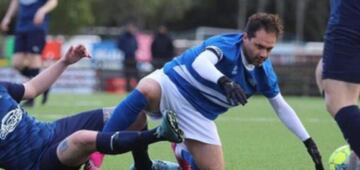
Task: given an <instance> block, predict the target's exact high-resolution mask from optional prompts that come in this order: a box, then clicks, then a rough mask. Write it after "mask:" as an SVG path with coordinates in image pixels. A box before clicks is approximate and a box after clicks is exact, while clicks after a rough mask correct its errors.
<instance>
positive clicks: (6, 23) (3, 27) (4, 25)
mask: <svg viewBox="0 0 360 170" xmlns="http://www.w3.org/2000/svg"><path fill="white" fill-rule="evenodd" d="M9 24H10V19H9V18H6V17H5V18H4V19H3V20H2V21H1V30H2V31H4V32H6V31H9Z"/></svg>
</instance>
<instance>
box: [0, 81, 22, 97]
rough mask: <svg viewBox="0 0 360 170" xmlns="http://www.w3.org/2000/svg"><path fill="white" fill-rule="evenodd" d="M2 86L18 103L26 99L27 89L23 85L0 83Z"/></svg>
mask: <svg viewBox="0 0 360 170" xmlns="http://www.w3.org/2000/svg"><path fill="white" fill-rule="evenodd" d="M0 86H3V87H5V89H7V91H8V93H9V95H10V96H11V97H12V98H13V99H14V100H16V101H17V102H20V101H21V100H22V98H23V97H24V93H25V87H24V85H22V84H16V83H10V82H5V81H0Z"/></svg>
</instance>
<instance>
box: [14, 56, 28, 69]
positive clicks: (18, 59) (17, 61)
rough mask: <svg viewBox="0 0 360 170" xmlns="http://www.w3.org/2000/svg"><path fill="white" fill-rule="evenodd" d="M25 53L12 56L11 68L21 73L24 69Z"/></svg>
mask: <svg viewBox="0 0 360 170" xmlns="http://www.w3.org/2000/svg"><path fill="white" fill-rule="evenodd" d="M24 58H25V53H19V52H17V53H15V54H14V55H13V59H12V66H13V67H14V68H15V69H16V70H18V71H19V72H21V71H22V70H23V69H25V63H26V61H25V59H24Z"/></svg>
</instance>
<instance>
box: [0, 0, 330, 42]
mask: <svg viewBox="0 0 360 170" xmlns="http://www.w3.org/2000/svg"><path fill="white" fill-rule="evenodd" d="M9 2H10V0H0V15H1V17H3V16H4V14H5V12H6V10H7V7H8V4H9ZM255 12H270V13H277V14H279V15H280V16H281V18H282V19H283V21H284V25H285V33H286V34H285V37H284V38H285V39H288V40H299V41H322V39H323V33H324V31H325V28H326V23H327V19H328V16H329V0H316V1H311V0H76V1H74V0H59V5H58V7H57V8H56V9H55V10H54V11H53V12H52V13H51V23H50V24H51V28H50V33H51V34H76V33H79V30H80V29H81V28H84V27H92V26H105V27H120V26H122V25H124V23H125V22H127V21H129V20H134V21H136V22H137V24H138V25H139V26H140V28H142V29H145V30H152V29H154V28H156V27H157V26H158V25H159V24H167V25H168V26H169V28H170V29H171V30H173V31H183V30H190V29H194V28H196V27H198V26H212V27H224V28H238V29H242V28H243V26H244V23H245V22H246V18H247V17H248V16H250V15H251V14H253V13H255Z"/></svg>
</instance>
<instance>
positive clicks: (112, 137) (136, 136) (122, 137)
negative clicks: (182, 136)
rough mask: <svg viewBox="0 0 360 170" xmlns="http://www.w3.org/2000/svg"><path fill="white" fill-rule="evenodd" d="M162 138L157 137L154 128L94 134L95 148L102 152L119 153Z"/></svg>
mask: <svg viewBox="0 0 360 170" xmlns="http://www.w3.org/2000/svg"><path fill="white" fill-rule="evenodd" d="M163 140H164V139H163V138H158V136H157V133H156V128H155V129H152V130H149V131H143V132H138V131H121V132H99V133H98V134H97V136H96V150H97V151H99V152H101V153H104V154H121V153H125V152H128V151H131V150H133V149H135V148H138V147H143V146H144V145H148V144H151V143H154V142H158V141H163Z"/></svg>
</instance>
